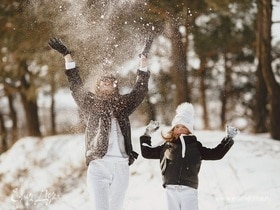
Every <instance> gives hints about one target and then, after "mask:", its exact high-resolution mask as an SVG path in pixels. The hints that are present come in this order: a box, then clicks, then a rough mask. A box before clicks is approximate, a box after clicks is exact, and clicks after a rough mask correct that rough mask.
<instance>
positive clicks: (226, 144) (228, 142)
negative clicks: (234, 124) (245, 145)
mask: <svg viewBox="0 0 280 210" xmlns="http://www.w3.org/2000/svg"><path fill="white" fill-rule="evenodd" d="M233 143H234V141H233V139H232V138H230V137H225V138H224V139H223V140H222V142H221V144H222V145H223V147H231V146H232V145H233Z"/></svg>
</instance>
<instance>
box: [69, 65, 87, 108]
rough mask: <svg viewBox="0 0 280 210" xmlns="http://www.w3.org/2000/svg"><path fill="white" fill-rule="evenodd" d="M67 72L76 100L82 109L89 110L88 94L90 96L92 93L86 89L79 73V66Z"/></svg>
mask: <svg viewBox="0 0 280 210" xmlns="http://www.w3.org/2000/svg"><path fill="white" fill-rule="evenodd" d="M65 74H66V76H67V79H68V82H69V86H70V90H71V93H72V96H73V98H74V100H75V102H76V103H77V105H78V106H79V107H80V108H81V109H82V110H87V104H90V103H89V102H88V100H89V99H90V97H87V96H89V94H90V93H89V92H88V91H86V90H85V89H84V84H83V82H82V79H81V77H80V75H79V70H78V68H74V69H69V70H66V71H65Z"/></svg>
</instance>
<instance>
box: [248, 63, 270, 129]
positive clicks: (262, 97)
mask: <svg viewBox="0 0 280 210" xmlns="http://www.w3.org/2000/svg"><path fill="white" fill-rule="evenodd" d="M257 79H258V80H257V81H256V87H255V88H256V95H255V97H254V98H255V99H254V107H253V110H254V114H253V116H252V117H253V123H254V124H253V131H254V132H255V133H264V132H267V131H268V130H267V119H268V110H267V108H266V105H267V100H268V97H267V90H266V86H265V82H264V79H263V76H262V73H261V69H260V62H259V64H258V69H257Z"/></svg>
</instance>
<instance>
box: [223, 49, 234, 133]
mask: <svg viewBox="0 0 280 210" xmlns="http://www.w3.org/2000/svg"><path fill="white" fill-rule="evenodd" d="M224 60H225V61H224V62H225V68H224V69H225V79H224V86H223V89H222V91H221V102H222V107H221V115H220V117H221V126H220V128H221V129H224V126H225V124H226V120H227V119H226V112H227V103H228V98H229V97H230V94H231V89H232V79H231V68H229V67H228V65H227V57H226V53H224Z"/></svg>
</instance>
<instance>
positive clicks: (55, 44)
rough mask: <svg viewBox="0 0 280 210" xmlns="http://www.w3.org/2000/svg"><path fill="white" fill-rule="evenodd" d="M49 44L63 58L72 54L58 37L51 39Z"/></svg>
mask: <svg viewBox="0 0 280 210" xmlns="http://www.w3.org/2000/svg"><path fill="white" fill-rule="evenodd" d="M48 44H49V46H50V47H51V48H53V49H54V50H56V51H57V52H59V53H60V54H62V55H63V56H65V55H67V54H71V52H70V50H68V49H67V47H66V46H65V45H64V44H63V42H62V41H61V40H60V39H58V38H57V37H54V38H52V39H50V40H49V43H48Z"/></svg>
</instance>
